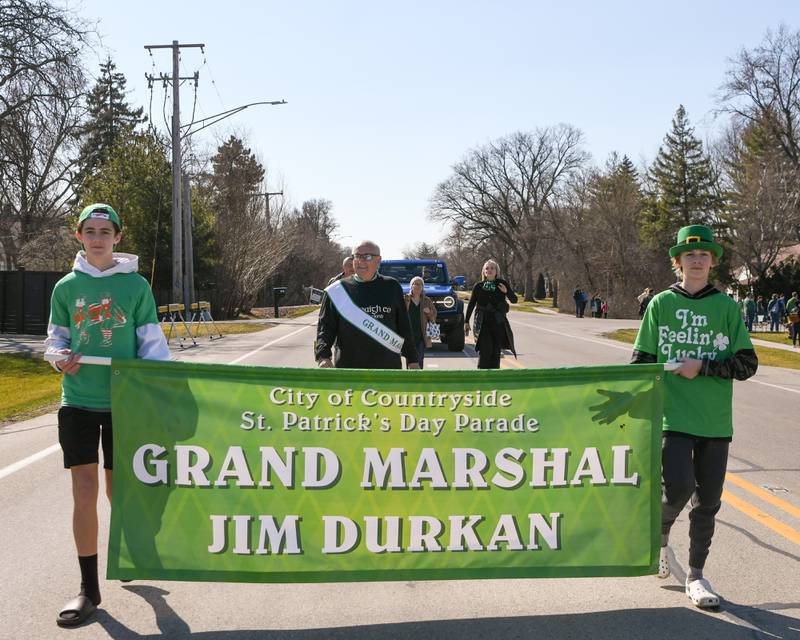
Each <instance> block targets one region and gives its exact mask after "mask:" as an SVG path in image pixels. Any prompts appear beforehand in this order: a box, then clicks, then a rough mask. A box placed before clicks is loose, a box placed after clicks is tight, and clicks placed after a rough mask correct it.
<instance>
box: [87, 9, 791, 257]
mask: <svg viewBox="0 0 800 640" xmlns="http://www.w3.org/2000/svg"><path fill="white" fill-rule="evenodd" d="M75 6H76V8H77V11H78V12H79V13H80V14H81V15H82V16H83V17H84V18H86V19H90V20H96V21H98V31H99V32H100V34H101V36H102V41H103V46H104V47H105V49H104V50H101V51H99V52H98V55H95V54H92V53H88V54H87V62H88V63H89V64H90V65H91V66H92V67H93V68H96V66H95V65H96V64H97V63H98V60H99V58H100V57H102V56H103V55H104V54H105V52H106V51H107V52H108V53H110V54H111V56H112V57H113V59H114V60H115V62H116V64H117V67H118V69H119V70H120V71H122V72H123V73H125V75H126V76H127V78H128V88H129V89H130V90H131V93H130V95H129V99H130V100H131V102H133V103H137V104H143V105H145V107H146V108H147V105H148V104H149V97H150V94H149V91H148V90H147V84H146V82H145V80H144V74H145V73H151V72H155V73H158V72H161V71H163V72H170V71H171V64H172V61H171V56H170V54H169V52H168V51H160V52H154V54H153V58H152V59H151V58H150V56H149V55H148V54H147V52H146V51H145V50H144V48H143V47H144V45H145V44H167V43H171V42H172V40H179V41H180V42H203V43H205V45H206V50H205V52H206V53H205V59H206V63H205V64H204V57H203V55H202V54H201V53H200V52H199V50H193V49H187V50H184V52H183V54H182V59H181V66H182V71H181V73H182V75H191V74H192V73H193V72H194V71H195V70H199V72H200V87H199V90H198V105H197V114H198V117H203V116H208V115H213V114H215V113H218V112H220V111H223V110H225V109H230V108H232V107H236V106H238V105H241V104H245V103H249V102H254V101H258V100H274V99H285V100H287V101H288V103H289V104H287V105H283V106H279V107H254V108H251V109H248V110H246V111H244V112H242V113H241V114H239V115H237V116H234V117H232V118H229V119H228V120H226V121H224V122H223V123H220V124H219V125H216V126H215V127H213V128H210V129H207V130H205V131H204V132H202V133H201V134H198V137H201V141H202V142H203V143H204V144H206V145H207V146H208V147H209V148H211V147H213V146H215V144H216V143H217V142H218V141H219V140H221V139H224V138H225V137H227V136H228V135H230V134H231V133H236V134H240V135H245V136H246V137H247V139H248V142H249V144H250V145H251V147H252V149H253V150H254V151H255V152H256V153H257V155H258V156H259V158H260V160H261V161H262V162H263V163H264V164H265V166H266V167H267V169H268V174H269V187H270V190H275V189H276V187H277V186H279V184H280V183H281V182H283V184H284V185H285V189H286V192H287V195H288V196H289V197H290V199H291V202H292V203H293V204H294V205H296V206H299V205H300V203H301V202H302V201H303V200H305V199H308V198H327V199H329V200H332V201H333V203H334V215H335V217H336V218H337V220H338V222H339V225H340V230H339V239H340V240H341V241H342V242H343V243H345V244H350V243H351V242H352V241H353V240H357V239H361V238H372V239H374V240H376V241H377V242H378V243H379V244H380V245H381V248H382V253H383V255H384V257H386V258H391V257H399V255H400V252H401V251H402V248H403V247H405V246H407V245H410V244H413V243H415V242H418V241H423V240H424V241H427V242H434V243H435V242H437V241H438V240H439V239H440V238H441V236H442V229H441V228H440V226H439V225H438V224H437V223H433V222H430V221H429V220H428V219H427V212H428V200H429V198H430V196H431V194H432V192H433V190H434V188H435V187H436V185H437V184H438V183H439V182H441V181H442V180H444V179H445V178H447V176H448V175H449V173H450V167H451V165H452V164H453V163H455V162H456V161H458V160H459V159H460V158H461V157H462V156H463V155H464V154H465V153H466V152H467V151H468V150H469V149H471V148H473V147H475V146H477V145H481V144H483V143H485V142H487V141H489V140H491V139H493V138H496V137H499V136H502V135H505V134H508V133H512V132H514V131H517V130H532V129H535V128H537V127H542V126H548V125H554V124H558V123H560V122H567V123H570V124H572V125H574V126H576V127H578V128H580V129H581V130H582V131H583V133H584V135H585V147H586V149H587V150H588V151H589V152H590V153H591V154H592V156H593V158H594V161H595V162H597V163H602V162H603V161H604V160H605V159H606V158H607V156H608V154H609V153H610V152H612V151H618V152H619V153H620V154H623V153H624V154H627V155H628V156H630V157H631V158H632V159H633V160H634V162H636V163H637V164H638V163H640V162H642V161H648V162H649V161H650V160H652V158H653V157H654V156H655V154H656V152H657V151H658V147H659V145H660V143H661V141H662V139H663V137H664V134H665V133H666V132H667V130H668V129H669V126H670V121H671V118H672V117H673V115H674V113H675V110H676V109H677V107H678V105H679V104H681V103H682V104H683V105H684V106H685V107H686V109H687V111H688V113H689V117H690V119H691V121H692V123H693V124H694V126H695V127H696V132H697V134H698V135H699V136H700V137H701V138H703V139H706V138H708V137H711V136H713V134H714V131H715V130H717V129H718V128H719V127H720V126H721V125H722V124H723V120H721V119H720V118H715V116H714V109H715V107H716V106H717V105H718V103H717V102H716V94H717V91H718V88H719V85H720V84H721V83H722V81H723V79H724V76H725V70H726V68H727V66H728V59H729V58H730V57H732V56H734V55H736V53H737V52H738V51H739V50H741V48H742V47H747V48H750V47H753V46H755V45H757V44H758V43H760V42H761V41H762V39H763V37H764V35H765V33H766V30H767V29H768V28H773V29H775V28H777V27H778V26H779V25H780V24H781V23H785V24H786V25H787V26H788V27H790V28H791V29H797V28H800V3H797V2H791V1H788V0H787V1H784V2H778V1H770V0H761V1H760V2H758V3H757V2H753V1H749V2H746V1H740V0H735V1H728V2H721V1H709V2H697V1H695V2H686V1H673V2H662V3H645V2H621V1H617V2H614V1H609V0H606V1H604V2H588V1H580V2H578V1H575V2H568V1H562V2H560V3H556V2H492V3H490V2H471V1H467V2H455V1H446V2H444V1H443V2H437V1H434V0H431V1H429V2H409V1H406V2H403V3H391V4H390V3H386V2H379V1H376V0H373V1H372V2H367V1H364V2H300V1H296V2H273V1H266V2H255V1H253V2H235V1H228V2H207V1H205V0H199V1H195V2H183V1H174V2H166V1H164V0H162V1H161V2H153V1H152V0H140V1H139V2H136V3H117V2H111V1H103V0H84V1H83V2H82V3H81V4H79V5H75ZM153 63H155V66H154V67H153ZM212 79H213V81H214V83H213V84H212ZM192 98H193V90H192V89H191V88H189V87H188V86H185V87H184V88H183V89H182V92H181V100H182V109H181V112H182V121H183V122H188V120H189V119H190V117H191V106H192ZM162 101H163V93H162V92H161V89H160V88H159V89H158V90H157V91H156V92H155V94H154V98H153V116H154V120H155V121H156V122H159V123H162V126H163V117H162V115H161V106H162Z"/></svg>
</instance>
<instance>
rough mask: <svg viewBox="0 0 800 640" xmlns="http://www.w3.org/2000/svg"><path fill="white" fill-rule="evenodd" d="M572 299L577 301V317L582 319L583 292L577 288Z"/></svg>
mask: <svg viewBox="0 0 800 640" xmlns="http://www.w3.org/2000/svg"><path fill="white" fill-rule="evenodd" d="M572 299H573V300H574V301H575V317H576V318H580V317H581V300H582V299H583V290H582V289H581V288H580V287H575V291H573V292H572Z"/></svg>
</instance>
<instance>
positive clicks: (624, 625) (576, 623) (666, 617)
mask: <svg viewBox="0 0 800 640" xmlns="http://www.w3.org/2000/svg"><path fill="white" fill-rule="evenodd" d="M124 588H125V589H127V590H128V591H130V592H132V593H135V594H136V595H138V596H140V597H142V598H144V599H145V600H146V601H147V602H148V604H149V605H150V606H151V607H153V611H154V613H155V615H156V624H157V625H158V629H159V633H158V634H153V635H147V634H146V635H142V634H139V633H136V632H135V631H133V630H131V629H129V628H128V627H126V626H125V625H124V624H123V623H122V622H119V621H118V620H116V619H115V618H114V617H113V616H112V615H111V614H109V613H108V612H106V611H104V610H102V611H98V613H97V618H96V619H97V623H99V624H100V625H101V626H102V628H103V629H104V630H105V631H106V633H107V634H108V636H109V637H110V638H113V639H114V640H133V639H137V640H155V639H156V638H162V637H167V638H170V639H176V640H177V639H182V638H201V639H207V640H211V639H214V640H250V639H255V638H260V639H266V640H327V639H330V638H334V639H337V638H341V639H342V640H345V639H346V640H373V639H374V638H404V639H405V638H408V639H411V638H435V639H437V640H439V639H445V638H453V639H455V640H485V639H486V638H491V639H494V638H548V639H553V640H559V639H562V638H563V639H566V638H575V639H578V638H592V639H593V640H611V639H617V638H625V639H626V640H636V639H640V638H641V639H642V640H673V639H676V640H677V639H683V638H692V640H703V639H709V640H712V639H713V640H720V639H723V640H745V639H748V640H751V639H752V638H760V637H769V636H772V637H778V638H790V637H796V636H797V635H798V631H797V629H799V628H800V619H798V618H796V617H795V618H792V617H789V616H784V615H781V614H779V613H776V611H779V610H784V609H800V603H767V604H763V605H759V607H753V606H746V605H738V604H735V603H730V602H725V603H724V604H723V606H722V607H721V608H720V610H719V611H712V612H703V611H699V610H697V609H694V608H691V607H690V606H687V607H670V608H666V609H626V610H624V611H601V612H596V613H576V614H561V615H550V616H520V617H516V618H477V619H461V620H427V621H421V622H399V623H387V624H368V625H362V626H343V627H324V628H315V629H287V630H283V629H236V630H220V631H194V632H192V630H191V629H190V628H189V625H188V624H187V623H186V622H185V621H184V620H183V619H182V618H181V617H180V615H179V614H178V613H177V612H176V611H175V610H174V609H172V607H171V606H170V605H169V603H168V602H167V599H166V596H168V595H169V592H168V591H165V590H164V589H159V588H157V587H148V586H126V587H124ZM212 599H213V596H210V598H209V600H210V601H209V606H218V607H224V606H225V603H223V602H211V600H212ZM272 604H273V605H274V604H275V603H274V602H273V603H272ZM353 606H358V604H357V603H354V605H353ZM431 615H432V616H434V615H435V611H431Z"/></svg>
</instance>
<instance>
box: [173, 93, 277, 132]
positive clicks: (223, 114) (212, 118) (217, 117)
mask: <svg viewBox="0 0 800 640" xmlns="http://www.w3.org/2000/svg"><path fill="white" fill-rule="evenodd" d="M259 104H268V105H278V104H288V103H287V102H286V100H270V101H266V102H251V103H250V104H245V105H242V106H241V107H234V108H233V109H228V110H227V111H221V112H220V113H215V114H214V115H213V116H208V117H207V118H202V119H201V120H197V121H196V122H190V123H189V124H185V125H183V126H182V127H181V129H186V128H189V130H188V131H186V132H185V133H183V134H182V135H181V140H183V139H184V138H188V137H189V136H191V135H193V134H195V133H197V132H198V131H202V130H203V129H205V128H206V127H210V126H211V125H214V124H216V123H217V122H219V121H220V120H224V119H225V118H230V117H231V116H233V115H236V114H237V113H239V112H240V111H244V110H245V109H247V108H248V107H254V106H256V105H259ZM203 123H205V124H203ZM195 124H202V125H203V126H201V127H198V128H197V129H191V127H192V126H193V125H195Z"/></svg>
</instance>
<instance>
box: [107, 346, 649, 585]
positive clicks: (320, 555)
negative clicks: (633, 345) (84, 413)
mask: <svg viewBox="0 0 800 640" xmlns="http://www.w3.org/2000/svg"><path fill="white" fill-rule="evenodd" d="M663 375H664V372H663V367H662V366H661V365H637V366H631V365H627V366H604V367H581V368H570V369H538V370H536V369H526V370H496V371H433V372H432V371H364V370H346V369H277V368H266V367H243V366H226V365H201V364H187V363H176V362H166V363H162V362H152V361H146V360H123V361H114V362H113V364H112V398H113V403H112V404H113V415H114V494H113V508H112V517H111V537H110V542H109V554H108V577H109V578H112V579H115V578H116V579H140V578H141V579H159V580H218V581H243V582H244V581H247V582H335V581H354V580H438V579H465V578H510V577H545V576H548V577H566V576H632V575H642V574H647V573H655V571H656V565H657V561H658V546H659V532H660V502H659V496H660V459H661V447H660V442H661V411H662V410H661V379H662V377H663Z"/></svg>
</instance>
